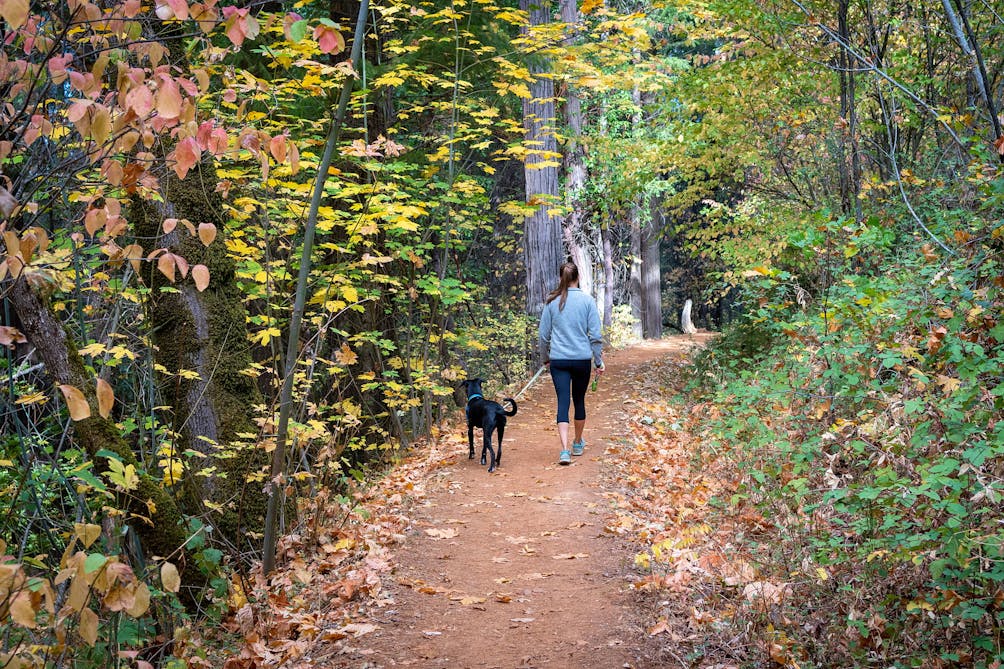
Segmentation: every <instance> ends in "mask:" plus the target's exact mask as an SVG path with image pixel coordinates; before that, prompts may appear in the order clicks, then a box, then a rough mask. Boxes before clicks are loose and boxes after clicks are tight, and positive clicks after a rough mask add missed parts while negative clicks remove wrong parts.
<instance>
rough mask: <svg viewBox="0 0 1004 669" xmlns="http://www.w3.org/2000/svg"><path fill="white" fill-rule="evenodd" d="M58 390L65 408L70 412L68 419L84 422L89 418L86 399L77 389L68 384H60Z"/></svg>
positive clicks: (88, 407)
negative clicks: (63, 399)
mask: <svg viewBox="0 0 1004 669" xmlns="http://www.w3.org/2000/svg"><path fill="white" fill-rule="evenodd" d="M59 389H60V390H61V391H62V393H63V397H64V398H66V406H67V408H68V409H69V410H70V418H72V419H73V420H75V421H78V420H84V419H85V418H90V417H91V407H90V405H88V404H87V398H86V397H84V394H83V393H82V392H80V389H79V388H75V387H74V386H71V385H68V384H65V383H63V384H60V386H59Z"/></svg>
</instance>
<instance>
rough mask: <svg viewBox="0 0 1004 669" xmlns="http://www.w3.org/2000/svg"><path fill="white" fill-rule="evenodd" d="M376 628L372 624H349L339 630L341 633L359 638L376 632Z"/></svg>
mask: <svg viewBox="0 0 1004 669" xmlns="http://www.w3.org/2000/svg"><path fill="white" fill-rule="evenodd" d="M376 629H377V626H376V625H374V624H373V623H349V624H348V625H346V626H344V627H342V628H341V631H342V632H345V633H346V634H351V635H352V636H354V637H356V638H359V637H361V636H363V635H364V634H369V633H370V632H373V631H376Z"/></svg>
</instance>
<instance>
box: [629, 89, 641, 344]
mask: <svg viewBox="0 0 1004 669" xmlns="http://www.w3.org/2000/svg"><path fill="white" fill-rule="evenodd" d="M631 101H632V102H633V103H634V113H633V114H632V115H631V129H632V134H633V135H634V136H635V137H640V136H641V132H642V129H641V121H642V117H641V109H642V99H641V91H640V90H638V87H637V86H636V87H635V88H634V89H632V91H631ZM628 215H629V216H630V217H631V220H630V225H631V228H630V231H631V258H630V260H631V271H630V274H629V276H628V304H630V305H631V331H632V332H633V333H634V336H635V337H639V338H640V337H641V336H642V333H643V330H642V325H641V320H642V294H641V290H642V288H641V271H642V270H641V237H642V226H641V215H642V210H641V206H640V205H638V204H637V203H634V204H632V205H631V209H630V212H629V214H628Z"/></svg>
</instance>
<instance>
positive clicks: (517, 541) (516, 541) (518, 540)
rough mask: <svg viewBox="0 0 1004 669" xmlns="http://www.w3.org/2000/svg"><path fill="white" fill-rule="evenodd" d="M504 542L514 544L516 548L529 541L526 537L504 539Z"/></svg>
mask: <svg viewBox="0 0 1004 669" xmlns="http://www.w3.org/2000/svg"><path fill="white" fill-rule="evenodd" d="M505 540H506V541H508V542H509V543H511V544H516V545H517V546H518V545H520V544H525V543H526V542H528V541H530V539H528V538H527V537H506V538H505Z"/></svg>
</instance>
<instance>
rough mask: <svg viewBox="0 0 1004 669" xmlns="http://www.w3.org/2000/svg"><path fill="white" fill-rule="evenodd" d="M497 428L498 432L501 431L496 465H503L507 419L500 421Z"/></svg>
mask: <svg viewBox="0 0 1004 669" xmlns="http://www.w3.org/2000/svg"><path fill="white" fill-rule="evenodd" d="M496 429H497V430H498V433H499V450H498V453H496V454H495V466H496V467H501V466H502V435H503V434H504V433H505V421H504V420H502V421H499V426H498V427H497V428H496Z"/></svg>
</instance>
